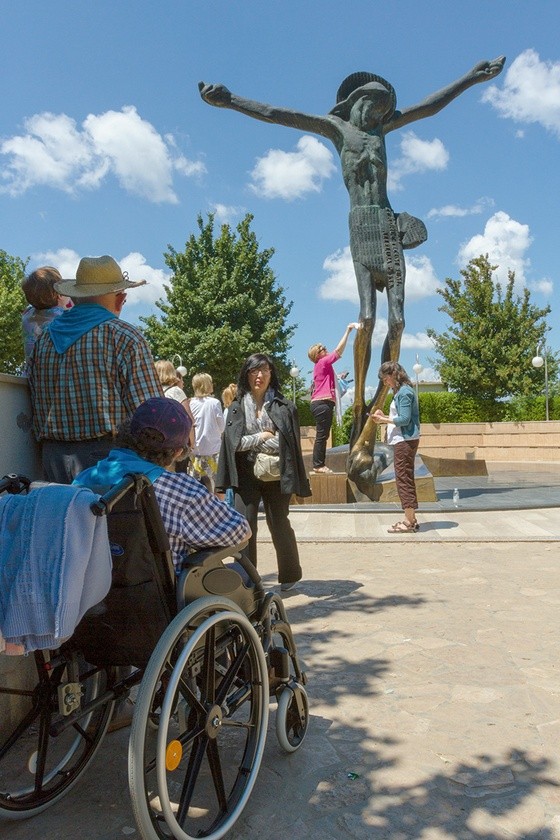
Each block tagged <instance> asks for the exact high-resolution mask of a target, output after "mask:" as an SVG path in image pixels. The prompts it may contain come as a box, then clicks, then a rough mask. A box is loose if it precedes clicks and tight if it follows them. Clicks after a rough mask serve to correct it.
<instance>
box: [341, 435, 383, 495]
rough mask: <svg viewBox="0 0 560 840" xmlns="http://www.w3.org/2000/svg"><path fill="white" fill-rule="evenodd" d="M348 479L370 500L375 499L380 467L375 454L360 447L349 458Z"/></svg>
mask: <svg viewBox="0 0 560 840" xmlns="http://www.w3.org/2000/svg"><path fill="white" fill-rule="evenodd" d="M347 471H348V478H349V479H350V481H353V482H354V484H355V485H356V487H357V488H358V490H360V492H361V493H364V494H365V495H366V496H368V498H370V499H373V493H374V487H375V482H376V480H377V473H378V471H379V465H378V463H376V458H375V457H374V453H373V452H371V451H370V450H369V449H368V448H367V447H366V446H358V447H356V448H355V449H353V450H352V451H351V452H350V454H349V456H348V465H347Z"/></svg>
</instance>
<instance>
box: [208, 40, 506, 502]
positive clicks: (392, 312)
mask: <svg viewBox="0 0 560 840" xmlns="http://www.w3.org/2000/svg"><path fill="white" fill-rule="evenodd" d="M504 62H505V58H504V57H503V56H500V57H499V58H496V59H494V60H493V61H480V62H479V63H478V64H476V65H475V66H474V67H473V69H472V70H470V71H469V72H468V73H466V74H465V75H464V76H462V77H461V78H460V79H457V81H455V82H453V83H452V84H450V85H448V86H447V87H445V88H442V89H441V90H439V91H437V92H436V93H433V94H432V95H431V96H428V97H427V98H426V99H424V100H423V101H422V102H420V103H419V104H418V105H413V106H412V107H410V108H405V109H403V110H402V111H399V110H397V107H396V105H397V101H396V95H395V91H394V89H393V87H392V85H390V84H389V82H387V81H386V80H385V79H383V78H381V76H376V75H374V74H373V73H366V72H360V73H353V74H352V75H350V76H348V77H347V78H346V79H345V80H344V81H343V82H342V84H341V85H340V88H339V89H338V93H337V97H336V105H335V106H334V108H333V109H332V110H331V111H329V113H328V114H326V115H325V116H316V115H313V114H305V113H302V112H300V111H293V110H290V109H288V108H278V107H275V106H273V105H267V104H263V103H261V102H254V101H253V100H251V99H243V98H241V97H240V96H237V95H236V94H234V93H231V91H229V90H228V89H227V88H226V87H225V86H224V85H214V84H205V83H204V82H200V83H199V86H198V87H199V90H200V95H201V96H202V98H203V99H204V101H205V102H208V103H209V104H210V105H215V106H217V107H220V108H231V109H232V110H234V111H239V112H240V113H242V114H246V115H247V116H249V117H254V118H255V119H258V120H263V121H264V122H270V123H277V124H278V125H285V126H288V127H291V128H297V129H300V130H301V131H309V132H313V133H314V134H320V135H322V136H323V137H326V138H328V139H329V140H331V142H332V143H333V144H334V146H335V148H336V150H337V152H338V154H339V155H340V162H341V166H342V177H343V178H344V183H345V184H346V188H347V190H348V195H349V197H350V215H349V226H350V252H351V254H352V260H353V263H354V271H355V274H356V280H357V283H358V294H359V298H360V325H361V329H360V330H358V332H357V333H356V339H355V342H354V379H355V397H354V406H353V426H352V437H351V442H350V453H349V457H348V477H349V478H350V479H351V480H352V481H354V482H355V483H356V485H357V486H358V488H359V489H360V490H361V491H362V492H363V493H365V494H366V495H368V496H371V492H372V488H373V485H374V484H375V480H376V476H377V472H378V466H379V465H378V461H377V459H375V457H374V445H375V431H376V426H375V424H374V423H373V421H372V420H371V418H370V416H369V415H370V413H372V412H373V411H374V410H375V409H377V408H379V407H381V406H382V405H383V402H384V400H385V396H386V393H387V386H385V385H383V383H381V382H380V383H379V385H378V387H377V390H376V392H375V395H374V397H373V400H371V401H370V403H369V404H368V405H366V400H365V385H366V375H367V371H368V368H369V363H370V357H371V339H372V335H373V328H374V326H375V318H376V307H377V301H376V298H377V291H385V292H386V294H387V302H388V329H387V336H386V338H385V342H384V344H383V349H382V353H381V361H382V362H386V361H398V358H399V352H400V344H401V337H402V333H403V330H404V324H405V320H404V296H405V287H404V281H405V262H404V255H403V248H415V247H417V246H418V245H420V244H421V243H422V242H424V241H425V240H426V238H427V233H426V228H425V226H424V224H423V222H422V221H421V220H420V219H416V218H414V217H413V216H410V215H409V214H408V213H395V212H394V211H393V209H392V207H391V204H390V202H389V198H388V196H387V154H386V149H385V135H386V134H387V133H388V132H389V131H394V130H395V129H396V128H402V127H403V126H405V125H408V124H409V123H412V122H415V121H416V120H420V119H423V118H424V117H430V116H432V115H433V114H437V113H438V111H441V110H442V108H444V107H445V106H446V105H448V104H449V103H450V102H451V101H452V100H453V99H455V98H456V97H457V96H459V94H461V93H463V91H465V90H467V89H468V88H470V87H472V86H473V85H475V84H477V83H479V82H486V81H488V80H489V79H493V78H494V77H495V76H497V75H498V74H499V73H500V72H501V70H502V68H503V66H504Z"/></svg>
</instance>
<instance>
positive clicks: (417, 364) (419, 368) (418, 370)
mask: <svg viewBox="0 0 560 840" xmlns="http://www.w3.org/2000/svg"><path fill="white" fill-rule="evenodd" d="M412 370H413V371H414V373H415V374H416V400H418V377H419V376H420V374H421V373H422V371H423V370H424V365H421V364H420V361H419V359H418V353H417V354H416V362H415V364H413V365H412Z"/></svg>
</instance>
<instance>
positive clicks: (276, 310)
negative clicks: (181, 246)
mask: <svg viewBox="0 0 560 840" xmlns="http://www.w3.org/2000/svg"><path fill="white" fill-rule="evenodd" d="M252 220H253V216H252V215H251V214H249V213H248V214H247V215H246V216H245V218H244V219H243V220H242V221H241V222H240V223H239V225H237V228H236V232H235V231H232V230H231V229H230V227H229V225H226V224H224V225H222V226H221V231H220V234H219V235H217V234H215V231H214V216H213V214H209V215H208V220H207V221H206V223H205V222H204V221H203V219H202V216H199V217H198V220H197V221H198V228H199V233H198V236H195V235H194V234H192V235H191V236H190V237H189V239H188V241H187V243H186V246H185V250H184V251H182V252H178V251H176V250H175V249H174V248H172V246H171V245H169V246H168V248H169V250H168V252H167V253H166V254H165V262H166V264H167V265H168V267H169V268H170V269H171V271H172V272H173V275H172V277H171V280H170V283H169V285H168V286H166V287H165V291H166V300H159V301H157V304H156V305H157V307H158V308H159V309H160V310H161V312H162V314H161V315H150V316H149V317H146V318H142V321H143V322H144V323H145V328H144V332H145V335H146V339H147V340H148V342H149V344H150V346H151V349H152V353H153V355H154V357H155V358H166V359H170V358H171V357H172V356H173V355H174V354H175V353H178V354H179V355H180V356H181V357H182V359H183V364H184V365H185V367H186V368H187V370H188V372H189V376H192V375H193V374H194V373H196V372H200V371H206V372H208V373H210V374H211V376H212V378H213V380H214V390H215V393H216V394H218V395H219V394H220V392H221V390H222V389H223V388H224V387H225V386H226V385H227V384H228V383H230V382H232V381H235V380H236V378H237V374H238V372H239V369H240V367H241V365H242V363H243V361H244V360H245V359H246V357H247V356H248V355H250V354H251V353H255V352H264V353H268V354H270V355H271V356H272V357H273V358H274V360H275V362H276V364H277V366H278V375H279V378H280V380H281V381H283V382H287V381H289V380H290V376H289V370H290V363H289V361H288V358H287V351H288V349H289V346H290V339H291V337H292V335H293V333H294V330H295V325H287V323H286V319H287V318H288V315H289V314H290V311H291V309H292V302H291V301H290V302H287V301H286V298H285V296H284V290H283V288H282V287H281V286H278V285H277V284H276V277H275V275H274V272H273V271H272V269H271V268H270V265H269V262H270V259H271V257H272V255H273V254H274V250H273V249H272V248H268V249H263V250H259V244H258V241H257V238H256V236H255V234H254V232H253V231H252V230H251V222H252ZM187 384H189V383H188V380H187Z"/></svg>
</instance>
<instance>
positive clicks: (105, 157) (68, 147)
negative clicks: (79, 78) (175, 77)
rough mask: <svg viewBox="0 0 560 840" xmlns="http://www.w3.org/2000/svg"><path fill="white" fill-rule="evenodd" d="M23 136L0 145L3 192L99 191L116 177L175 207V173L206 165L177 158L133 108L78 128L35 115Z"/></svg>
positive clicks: (56, 117)
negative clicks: (44, 188) (3, 160)
mask: <svg viewBox="0 0 560 840" xmlns="http://www.w3.org/2000/svg"><path fill="white" fill-rule="evenodd" d="M24 128H25V134H23V135H20V136H15V137H11V138H9V139H5V140H3V141H2V142H1V143H0V154H3V155H6V156H7V158H8V163H7V165H6V166H5V168H4V171H3V173H2V178H3V180H4V185H3V186H0V191H2V192H5V193H8V194H10V195H12V196H17V195H20V194H21V193H24V192H25V191H26V190H28V189H30V188H32V187H34V186H48V187H52V188H54V189H59V190H63V191H64V192H67V193H70V194H74V193H77V192H78V191H79V190H83V189H99V187H100V186H101V184H102V183H103V181H104V180H105V179H106V178H107V177H108V176H109V174H113V175H114V176H115V177H116V179H117V181H118V182H119V184H120V186H121V187H122V188H123V189H125V190H126V191H127V192H130V193H132V194H134V195H139V196H141V197H142V198H145V199H147V200H149V201H153V202H155V203H161V202H168V203H176V202H177V196H176V195H175V192H174V190H173V172H175V171H177V172H180V173H181V174H183V175H187V176H192V175H199V174H201V173H202V172H204V171H206V170H205V167H204V164H202V163H200V162H192V161H188V160H187V158H185V157H184V156H183V155H181V154H178V153H177V151H176V147H175V142H174V140H173V138H172V137H171V136H170V135H167V136H166V137H165V138H163V137H162V136H161V135H160V134H158V132H157V131H156V130H155V128H154V127H153V126H152V125H151V123H149V122H147V121H146V120H143V119H142V118H141V117H140V115H139V114H138V112H137V110H136V108H134V107H133V106H126V107H124V108H123V109H122V110H121V111H106V112H105V113H104V114H99V115H95V114H89V116H87V117H86V119H85V120H84V121H83V124H82V127H81V128H79V127H78V126H77V124H76V121H75V120H73V119H72V118H71V117H69V116H67V115H66V114H51V113H47V112H45V113H43V114H35V115H34V116H32V117H29V118H28V119H27V120H25V123H24Z"/></svg>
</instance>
